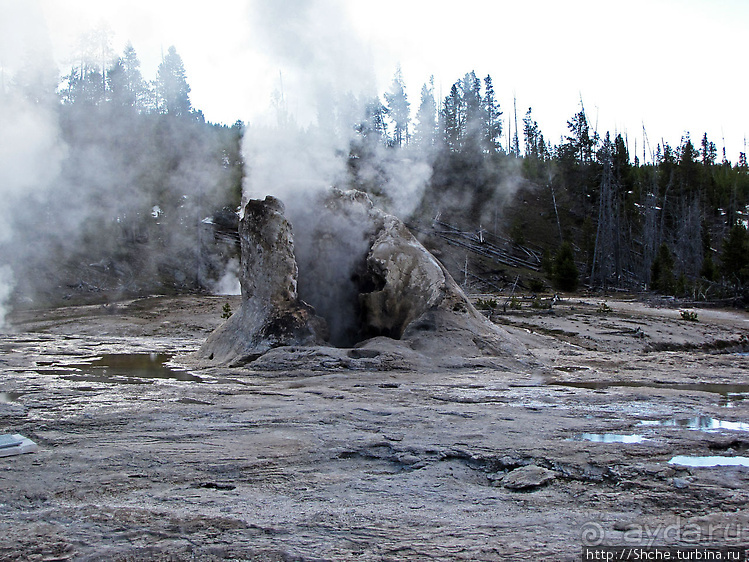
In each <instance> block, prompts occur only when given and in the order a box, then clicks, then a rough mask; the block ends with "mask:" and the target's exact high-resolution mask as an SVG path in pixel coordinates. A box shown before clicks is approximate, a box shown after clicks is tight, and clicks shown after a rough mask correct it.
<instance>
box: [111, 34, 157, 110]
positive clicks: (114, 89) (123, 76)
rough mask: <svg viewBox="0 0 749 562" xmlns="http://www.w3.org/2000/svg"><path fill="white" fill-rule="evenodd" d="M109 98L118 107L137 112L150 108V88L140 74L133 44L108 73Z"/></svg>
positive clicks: (129, 44)
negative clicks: (128, 108)
mask: <svg viewBox="0 0 749 562" xmlns="http://www.w3.org/2000/svg"><path fill="white" fill-rule="evenodd" d="M107 82H108V85H109V96H110V99H111V101H112V103H114V104H115V106H118V107H130V108H133V109H135V110H136V111H145V110H147V108H148V100H149V97H150V96H149V95H148V88H147V86H146V82H145V80H143V75H142V74H141V72H140V60H138V55H137V54H136V53H135V49H134V48H133V46H132V44H131V43H128V44H127V46H126V47H125V51H124V53H123V55H122V57H120V58H119V59H117V62H116V63H115V64H114V66H113V67H112V68H111V69H110V70H109V72H108V73H107Z"/></svg>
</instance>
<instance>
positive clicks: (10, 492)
mask: <svg viewBox="0 0 749 562" xmlns="http://www.w3.org/2000/svg"><path fill="white" fill-rule="evenodd" d="M238 299H239V297H197V296H196V297H176V298H175V297H152V298H143V299H138V300H133V301H128V302H123V303H118V304H112V305H109V306H100V305H91V306H78V307H66V308H58V309H52V310H26V311H20V312H16V313H14V314H12V315H11V316H10V317H9V319H8V321H9V326H8V327H7V328H6V330H5V333H4V334H3V335H2V336H1V337H0V346H1V348H2V354H1V355H0V433H2V434H6V433H10V434H22V435H24V436H25V437H28V438H30V439H32V440H33V441H35V442H36V443H37V445H38V450H37V452H35V453H29V454H22V455H16V456H7V457H2V458H0V489H1V490H2V497H0V536H2V537H3V538H2V540H1V541H0V559H2V560H253V561H266V560H268V561H276V560H278V561H280V560H284V561H287V560H300V561H301V560H336V561H338V560H381V561H386V560H416V561H418V560H487V561H489V560H531V559H539V560H546V559H548V560H579V559H580V556H581V552H582V548H583V547H584V546H596V545H616V546H651V545H671V546H683V547H694V546H705V547H707V546H734V545H749V508H747V505H749V356H747V351H749V346H747V340H746V337H747V334H748V333H749V315H748V314H747V313H745V312H741V311H735V310H717V309H707V308H705V309H690V310H691V311H694V312H696V313H697V319H696V320H695V319H694V316H693V315H688V314H682V313H681V311H680V309H678V308H675V307H671V306H665V305H663V303H662V304H661V306H654V305H653V304H652V303H651V304H646V303H642V302H638V301H637V300H636V299H618V300H615V299H609V300H607V301H603V300H602V299H598V298H589V299H586V298H582V299H581V298H570V299H564V300H562V301H559V302H556V303H555V304H554V305H553V307H552V308H551V309H550V310H544V309H534V308H532V307H531V305H530V302H523V303H521V307H520V309H519V310H518V309H515V308H513V309H511V310H507V311H502V307H501V306H499V307H498V308H497V309H495V311H494V312H493V313H492V315H491V318H492V320H494V321H495V322H496V323H498V324H500V325H502V326H503V327H504V328H505V329H506V330H507V331H509V332H510V333H511V335H513V336H514V337H515V338H517V340H518V341H519V343H520V345H523V346H525V347H526V348H527V353H528V357H529V358H530V359H531V360H530V361H529V363H528V368H527V369H525V368H522V367H518V363H516V362H513V363H508V364H507V365H502V364H501V362H497V361H491V360H490V358H486V357H455V358H453V359H452V361H451V363H450V365H447V366H446V365H445V364H444V363H441V364H436V363H435V364H434V365H432V364H431V363H430V362H429V358H428V357H421V358H415V357H416V355H414V356H413V357H411V356H408V355H403V354H402V353H401V354H399V353H393V349H396V348H397V346H395V345H393V346H391V345H390V343H388V342H386V341H384V340H383V341H380V342H375V343H373V344H371V345H367V346H365V347H364V348H361V349H352V350H342V349H332V348H330V349H326V348H310V349H305V348H298V349H293V350H288V351H287V352H285V354H281V355H271V358H270V359H268V358H267V357H266V358H265V360H263V359H264V358H261V359H260V360H258V362H257V363H251V364H249V365H247V366H246V367H245V368H231V369H230V368H222V367H212V368H210V369H206V368H196V364H195V363H194V361H193V360H192V359H191V358H192V357H193V356H192V355H191V354H192V353H194V352H195V351H196V350H197V349H198V348H199V347H200V345H201V344H202V343H203V342H204V341H205V338H206V336H207V335H208V334H209V333H210V332H211V331H212V330H213V329H214V328H215V327H216V326H218V325H219V324H220V323H221V322H222V319H221V314H222V309H223V307H224V305H225V304H226V303H227V302H228V303H229V304H230V306H232V307H233V308H235V309H236V307H237V306H238V304H239V300H238ZM446 337H449V335H446ZM396 351H397V349H396ZM401 351H402V350H401ZM404 357H411V358H410V359H408V360H406V359H403V358H404ZM399 358H401V359H399Z"/></svg>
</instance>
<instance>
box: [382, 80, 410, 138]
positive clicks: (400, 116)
mask: <svg viewBox="0 0 749 562" xmlns="http://www.w3.org/2000/svg"><path fill="white" fill-rule="evenodd" d="M385 104H386V107H387V114H388V116H389V117H390V120H391V121H392V123H393V146H397V147H398V148H400V147H402V146H404V145H407V144H408V124H409V120H410V117H409V116H410V112H409V108H410V107H411V104H410V103H409V102H408V96H407V95H406V89H405V85H404V83H403V75H402V73H401V69H400V67H398V69H397V70H396V71H395V76H393V83H392V84H391V85H390V91H389V92H386V93H385Z"/></svg>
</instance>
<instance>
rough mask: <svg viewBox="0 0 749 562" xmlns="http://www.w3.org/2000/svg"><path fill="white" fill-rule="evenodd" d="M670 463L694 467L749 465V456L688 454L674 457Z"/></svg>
mask: <svg viewBox="0 0 749 562" xmlns="http://www.w3.org/2000/svg"><path fill="white" fill-rule="evenodd" d="M668 463H669V464H678V465H681V466H692V467H711V466H746V467H749V457H719V456H706V457H690V456H686V455H677V456H675V457H673V458H672V459H671V460H670V461H668Z"/></svg>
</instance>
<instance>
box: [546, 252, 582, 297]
mask: <svg viewBox="0 0 749 562" xmlns="http://www.w3.org/2000/svg"><path fill="white" fill-rule="evenodd" d="M578 277H579V272H578V270H577V265H575V252H574V250H573V249H572V244H570V243H569V242H565V243H564V244H562V246H561V247H560V248H559V251H558V252H557V255H556V257H555V258H554V266H553V272H552V283H553V284H554V287H555V288H556V289H559V290H560V291H568V292H572V291H575V290H577V284H578Z"/></svg>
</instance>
